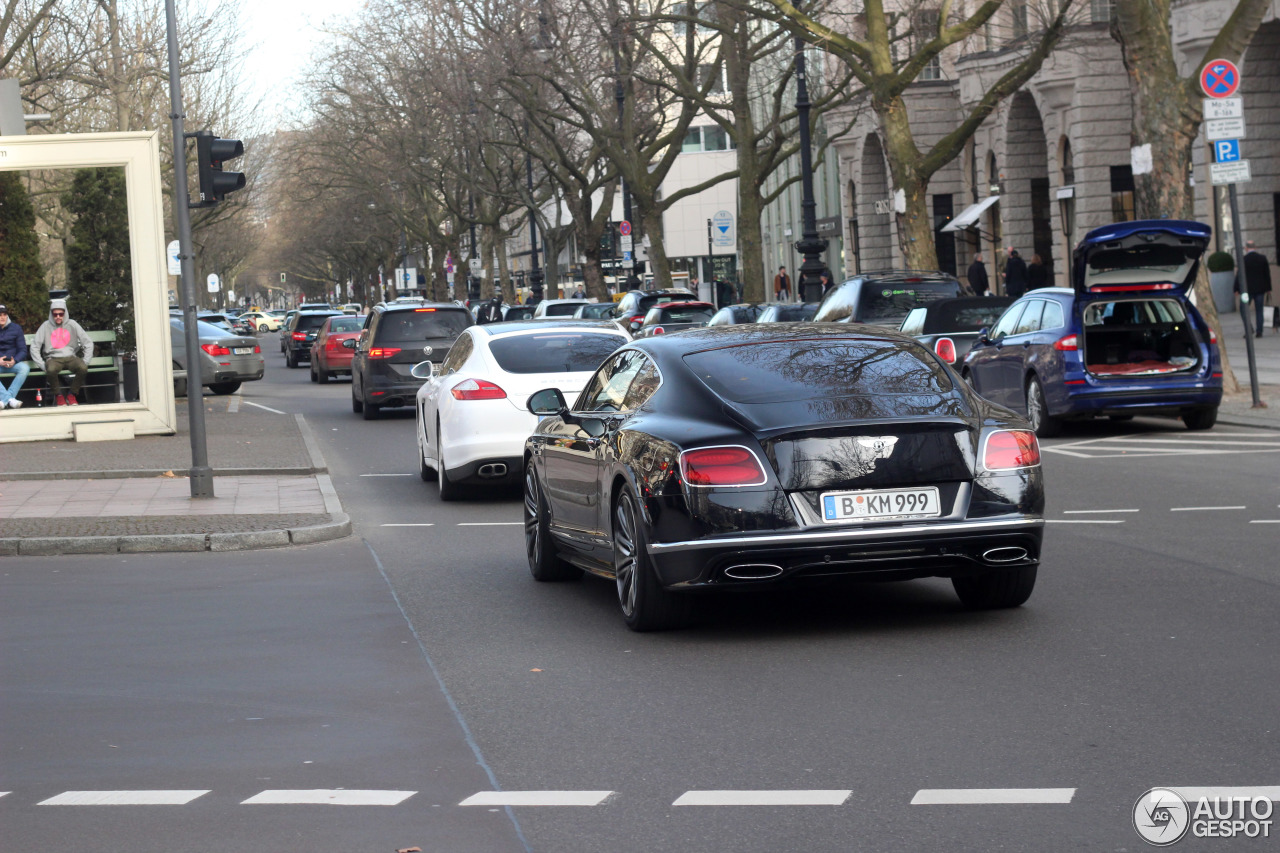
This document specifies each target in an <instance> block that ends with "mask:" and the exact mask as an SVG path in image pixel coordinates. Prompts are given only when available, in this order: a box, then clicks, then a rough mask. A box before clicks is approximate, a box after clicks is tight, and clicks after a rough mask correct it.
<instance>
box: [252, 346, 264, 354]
mask: <svg viewBox="0 0 1280 853" xmlns="http://www.w3.org/2000/svg"><path fill="white" fill-rule="evenodd" d="M253 351H254V352H255V353H257V354H259V355H261V354H262V347H260V346H257V345H254V347H253Z"/></svg>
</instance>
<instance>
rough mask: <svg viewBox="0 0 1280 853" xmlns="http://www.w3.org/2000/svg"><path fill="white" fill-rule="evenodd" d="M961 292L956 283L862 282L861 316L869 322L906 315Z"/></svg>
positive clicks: (859, 316) (859, 312)
mask: <svg viewBox="0 0 1280 853" xmlns="http://www.w3.org/2000/svg"><path fill="white" fill-rule="evenodd" d="M958 295H960V288H959V286H958V285H956V284H955V283H954V282H949V281H947V282H941V281H940V282H896V281H887V282H871V281H864V282H863V283H862V298H861V299H860V300H859V304H858V316H857V319H859V320H862V321H863V322H865V323H876V322H883V321H885V320H893V319H897V318H900V317H902V316H903V315H904V314H906V313H907V312H908V311H910V310H911V309H912V308H915V307H917V306H920V305H927V304H928V303H930V302H936V301H937V300H939V299H948V298H950V297H952V296H958Z"/></svg>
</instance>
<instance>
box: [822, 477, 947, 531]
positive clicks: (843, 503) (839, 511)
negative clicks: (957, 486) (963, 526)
mask: <svg viewBox="0 0 1280 853" xmlns="http://www.w3.org/2000/svg"><path fill="white" fill-rule="evenodd" d="M941 514H942V509H941V506H940V504H939V502H938V490H937V489H936V488H935V487H933V486H925V487H922V488H918V489H877V490H868V491H861V492H827V493H825V494H823V496H822V520H823V521H825V522H827V523H828V524H838V523H840V522H843V521H862V520H873V519H881V518H936V517H938V516H939V515H941Z"/></svg>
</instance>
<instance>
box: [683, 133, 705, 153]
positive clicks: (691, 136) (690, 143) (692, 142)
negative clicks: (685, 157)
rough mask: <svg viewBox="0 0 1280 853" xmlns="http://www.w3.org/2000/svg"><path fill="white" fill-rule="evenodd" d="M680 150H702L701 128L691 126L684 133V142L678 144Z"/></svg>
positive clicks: (689, 151)
mask: <svg viewBox="0 0 1280 853" xmlns="http://www.w3.org/2000/svg"><path fill="white" fill-rule="evenodd" d="M680 150H681V151H682V152H684V153H685V154H689V153H691V152H694V151H701V150H702V128H700V127H691V128H689V132H688V133H686V134H685V135H684V144H683V145H681V146H680Z"/></svg>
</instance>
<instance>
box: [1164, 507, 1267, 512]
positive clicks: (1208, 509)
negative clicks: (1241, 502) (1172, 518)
mask: <svg viewBox="0 0 1280 853" xmlns="http://www.w3.org/2000/svg"><path fill="white" fill-rule="evenodd" d="M1220 509H1248V507H1246V506H1174V507H1169V512H1211V511H1214V510H1220Z"/></svg>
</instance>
